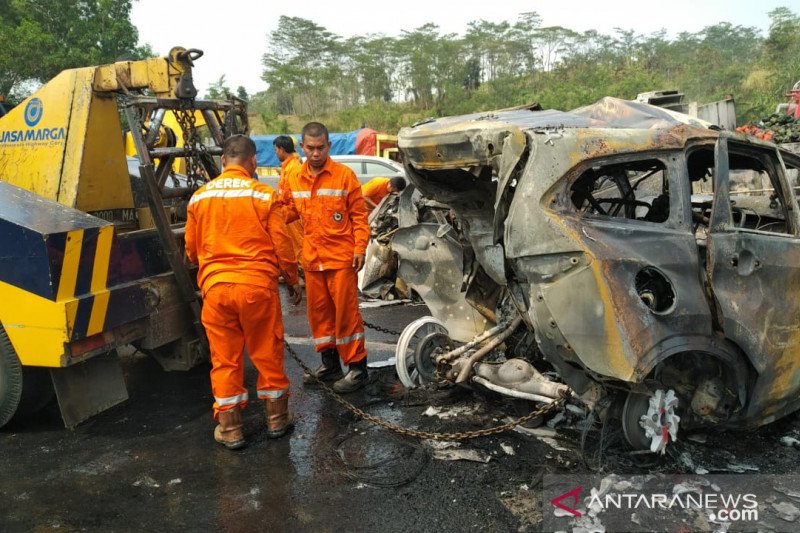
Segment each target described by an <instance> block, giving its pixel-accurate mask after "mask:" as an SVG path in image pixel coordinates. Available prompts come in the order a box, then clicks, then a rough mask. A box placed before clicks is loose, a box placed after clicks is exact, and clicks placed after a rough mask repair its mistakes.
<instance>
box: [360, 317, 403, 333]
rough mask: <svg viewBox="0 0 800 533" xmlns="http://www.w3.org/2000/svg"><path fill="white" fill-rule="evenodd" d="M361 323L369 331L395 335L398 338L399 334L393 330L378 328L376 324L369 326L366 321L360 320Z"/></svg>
mask: <svg viewBox="0 0 800 533" xmlns="http://www.w3.org/2000/svg"><path fill="white" fill-rule="evenodd" d="M362 322H363V323H364V325H365V326H366V327H368V328H369V329H374V330H375V331H380V332H381V333H387V334H389V335H397V336H398V337H399V336H400V332H399V331H395V330H393V329H389V328H384V327H381V326H378V325H376V324H370V323H369V322H367V321H366V320H362Z"/></svg>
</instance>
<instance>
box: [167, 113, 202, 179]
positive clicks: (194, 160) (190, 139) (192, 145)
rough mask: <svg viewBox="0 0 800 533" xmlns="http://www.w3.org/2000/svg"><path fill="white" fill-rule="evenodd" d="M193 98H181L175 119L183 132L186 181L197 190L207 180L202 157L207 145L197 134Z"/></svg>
mask: <svg viewBox="0 0 800 533" xmlns="http://www.w3.org/2000/svg"><path fill="white" fill-rule="evenodd" d="M193 104H194V101H193V100H181V104H180V108H179V109H176V110H175V119H176V120H177V121H178V125H179V126H180V127H181V131H182V133H183V147H184V149H185V151H186V181H187V183H188V185H189V188H190V189H192V190H196V189H198V188H200V186H201V185H203V183H205V181H206V177H205V176H206V173H205V167H204V166H203V162H202V159H203V157H204V156H205V152H206V147H205V145H203V143H202V142H200V136H199V135H198V134H197V124H196V119H195V108H194V106H193Z"/></svg>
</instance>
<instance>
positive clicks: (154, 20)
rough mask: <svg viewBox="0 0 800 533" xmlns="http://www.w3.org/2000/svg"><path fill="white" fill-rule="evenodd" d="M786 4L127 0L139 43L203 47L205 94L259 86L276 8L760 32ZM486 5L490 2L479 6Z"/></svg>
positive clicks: (323, 20)
mask: <svg viewBox="0 0 800 533" xmlns="http://www.w3.org/2000/svg"><path fill="white" fill-rule="evenodd" d="M779 6H786V7H788V8H790V9H792V11H794V12H795V13H800V6H798V5H797V0H670V1H669V2H660V3H657V2H646V1H642V0H604V1H602V2H590V1H587V0H556V1H553V0H547V1H538V0H501V1H499V2H498V3H497V4H494V3H493V2H486V1H481V2H476V1H471V0H444V1H440V2H435V1H432V0H397V1H394V2H384V1H376V0H372V1H367V0H340V1H338V2H337V1H332V0H324V1H323V0H302V1H301V2H267V1H265V0H229V2H219V0H168V1H165V0H134V2H133V9H132V11H131V21H132V22H133V24H134V26H136V27H137V29H138V30H139V41H140V44H144V43H149V44H150V45H151V46H152V47H153V51H154V52H155V53H156V54H157V55H159V56H164V55H166V54H167V52H169V50H170V48H172V47H173V46H183V47H184V48H199V49H200V50H203V51H204V52H205V54H204V56H203V57H202V58H200V59H198V60H197V62H196V63H195V68H194V71H193V74H194V82H195V86H196V87H197V88H198V90H199V91H200V95H201V96H202V95H204V94H205V92H206V90H207V89H208V86H209V85H211V84H213V83H215V82H216V81H217V80H219V78H220V76H222V75H224V76H225V85H226V86H228V87H230V88H231V89H232V90H234V91H235V90H236V88H237V87H239V86H243V87H244V88H245V89H246V90H247V92H248V94H255V93H257V92H260V91H263V90H266V89H267V84H266V83H265V82H264V81H263V80H262V79H261V73H262V72H263V67H262V65H261V58H262V57H263V55H264V54H265V53H268V52H269V50H268V35H269V34H270V33H271V32H272V31H275V30H276V29H277V27H278V19H279V18H280V16H281V15H286V16H290V17H300V18H304V19H307V20H311V21H313V22H314V23H316V24H317V25H319V26H322V27H324V28H326V29H327V30H328V31H331V32H333V33H335V34H337V35H340V36H342V37H345V38H346V37H352V36H354V35H368V34H381V33H382V34H384V35H387V36H391V37H396V36H399V35H401V34H402V32H403V30H409V31H410V30H414V29H416V28H419V27H420V26H422V25H424V24H426V23H428V22H433V23H434V24H436V25H438V26H439V29H440V31H441V33H456V34H460V35H463V34H464V32H465V31H466V29H467V25H468V23H469V22H470V21H473V20H487V21H490V22H495V23H497V22H502V21H504V20H505V21H509V22H511V23H513V22H515V21H516V20H517V17H518V15H519V14H520V13H525V12H528V11H535V12H537V13H538V14H539V16H540V17H541V18H542V26H543V27H546V26H563V27H565V28H569V29H571V30H574V31H578V32H583V31H586V30H590V29H595V30H597V31H599V32H600V33H604V34H612V33H613V32H614V28H622V29H625V30H634V31H635V32H636V33H637V34H648V33H653V32H656V31H658V30H660V29H665V30H667V35H668V36H669V37H674V36H675V35H677V34H679V33H681V32H684V31H685V32H690V33H695V32H698V31H700V30H702V29H703V28H705V27H706V26H711V25H714V24H718V23H720V22H729V23H731V24H733V25H735V26H748V27H756V28H757V29H759V30H761V32H762V34H763V35H764V36H766V34H767V31H768V29H769V17H768V16H767V13H769V12H770V11H771V10H773V9H774V8H776V7H779ZM487 7H491V8H492V9H487Z"/></svg>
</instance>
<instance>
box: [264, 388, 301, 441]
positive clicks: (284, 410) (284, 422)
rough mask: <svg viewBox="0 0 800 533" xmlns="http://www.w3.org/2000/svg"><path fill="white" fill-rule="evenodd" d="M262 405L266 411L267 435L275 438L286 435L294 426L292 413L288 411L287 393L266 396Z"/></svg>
mask: <svg viewBox="0 0 800 533" xmlns="http://www.w3.org/2000/svg"><path fill="white" fill-rule="evenodd" d="M264 406H265V408H266V412H267V437H269V438H271V439H277V438H279V437H283V436H284V435H286V432H287V431H289V430H290V429H291V427H292V426H294V414H293V413H292V412H291V411H289V395H288V394H284V395H283V396H281V397H280V398H267V399H266V400H265V401H264Z"/></svg>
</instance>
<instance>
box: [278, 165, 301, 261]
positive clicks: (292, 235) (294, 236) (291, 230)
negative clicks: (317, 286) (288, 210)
mask: <svg viewBox="0 0 800 533" xmlns="http://www.w3.org/2000/svg"><path fill="white" fill-rule="evenodd" d="M301 166H303V163H301V162H300V155H299V154H298V153H297V152H295V153H293V154H292V155H291V156H289V157H287V158H286V159H284V160H283V162H282V163H281V178H280V180H279V181H278V194H280V191H282V190H284V189H286V188H287V187H288V184H287V183H286V175H287V174H288V173H290V172H297V171H298V170H299V169H300V167H301ZM286 232H287V233H288V234H289V239H290V240H291V241H292V249H293V250H294V255H295V257H296V258H297V262H298V263H301V262H302V260H303V222H302V221H301V220H295V221H294V222H289V223H287V224H286Z"/></svg>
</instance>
